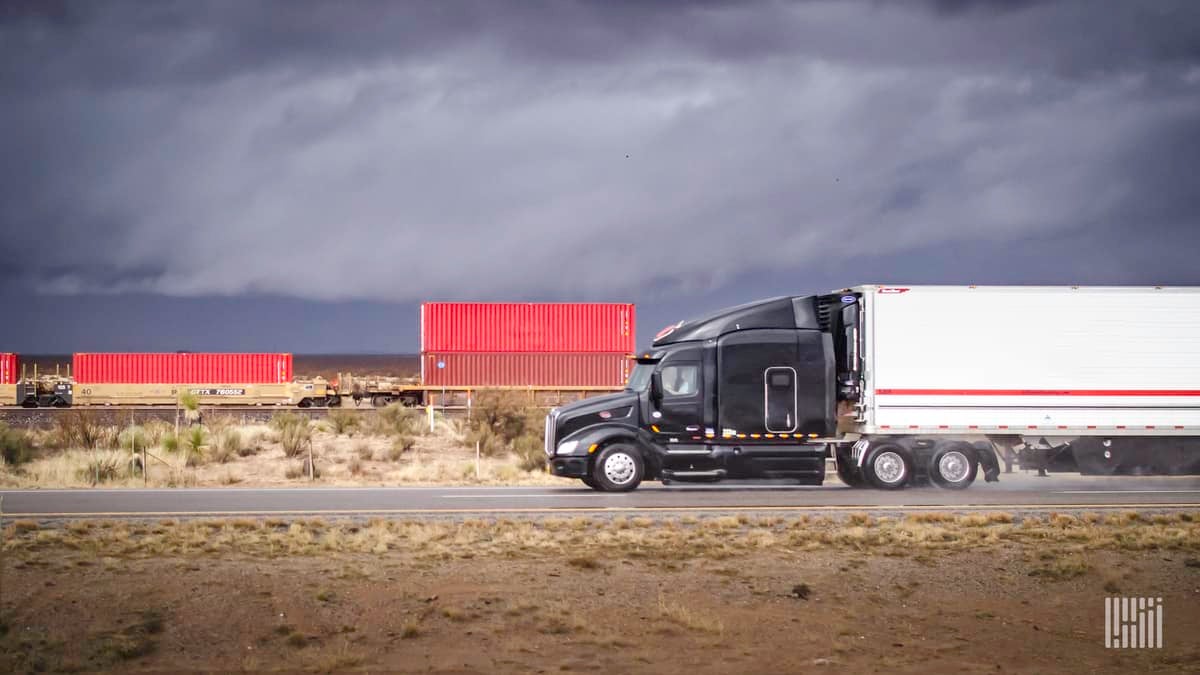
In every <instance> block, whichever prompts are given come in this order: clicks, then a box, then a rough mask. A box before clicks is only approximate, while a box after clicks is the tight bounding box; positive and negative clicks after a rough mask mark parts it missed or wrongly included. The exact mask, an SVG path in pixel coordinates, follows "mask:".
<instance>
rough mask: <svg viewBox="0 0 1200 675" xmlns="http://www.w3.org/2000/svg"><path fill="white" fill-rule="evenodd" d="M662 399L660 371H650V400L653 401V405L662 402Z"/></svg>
mask: <svg viewBox="0 0 1200 675" xmlns="http://www.w3.org/2000/svg"><path fill="white" fill-rule="evenodd" d="M662 399H663V386H662V374H661V373H652V374H651V375H650V400H651V401H654V403H655V405H657V404H659V403H662Z"/></svg>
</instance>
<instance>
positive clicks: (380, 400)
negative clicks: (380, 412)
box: [371, 396, 392, 408]
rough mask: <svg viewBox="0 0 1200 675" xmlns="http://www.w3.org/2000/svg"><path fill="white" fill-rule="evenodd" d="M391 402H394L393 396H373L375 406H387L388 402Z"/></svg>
mask: <svg viewBox="0 0 1200 675" xmlns="http://www.w3.org/2000/svg"><path fill="white" fill-rule="evenodd" d="M391 402H392V397H391V396H372V397H371V405H373V406H375V407H376V408H386V407H387V404H389V403H391Z"/></svg>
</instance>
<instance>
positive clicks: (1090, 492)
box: [1054, 490, 1200, 495]
mask: <svg viewBox="0 0 1200 675" xmlns="http://www.w3.org/2000/svg"><path fill="white" fill-rule="evenodd" d="M1054 494H1056V495H1165V494H1179V495H1197V494H1200V490H1059V491H1057V492H1055V493H1054Z"/></svg>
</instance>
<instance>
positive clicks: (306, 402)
mask: <svg viewBox="0 0 1200 675" xmlns="http://www.w3.org/2000/svg"><path fill="white" fill-rule="evenodd" d="M299 405H300V407H301V408H311V407H312V399H311V398H302V399H300V403H299Z"/></svg>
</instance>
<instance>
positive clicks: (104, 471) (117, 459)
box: [77, 453, 124, 484]
mask: <svg viewBox="0 0 1200 675" xmlns="http://www.w3.org/2000/svg"><path fill="white" fill-rule="evenodd" d="M123 469H124V461H123V458H122V457H121V456H119V455H116V454H111V453H109V454H96V455H93V456H92V457H91V459H89V460H88V461H87V463H86V464H84V465H83V466H81V467H79V469H78V471H77V474H78V476H79V479H80V480H86V481H90V482H91V483H92V484H98V483H107V482H108V481H112V480H116V479H118V478H120V477H121V475H122V470H123Z"/></svg>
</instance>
